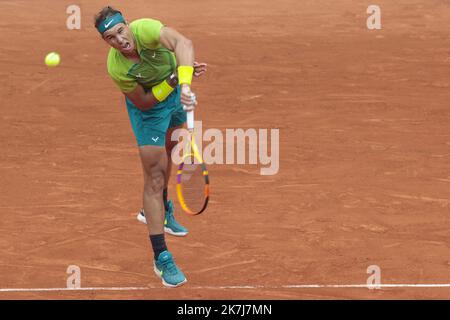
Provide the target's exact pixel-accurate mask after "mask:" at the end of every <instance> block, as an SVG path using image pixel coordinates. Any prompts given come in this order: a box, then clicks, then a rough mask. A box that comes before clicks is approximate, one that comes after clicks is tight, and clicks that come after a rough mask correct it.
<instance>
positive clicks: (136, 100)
mask: <svg viewBox="0 0 450 320" xmlns="http://www.w3.org/2000/svg"><path fill="white" fill-rule="evenodd" d="M123 94H124V95H125V96H126V97H127V98H128V99H130V100H131V102H133V104H134V105H135V106H136V107H137V108H138V109H140V110H142V111H147V110H149V109H151V108H153V106H155V105H157V104H158V103H159V101H158V100H157V99H156V98H155V95H154V94H153V92H151V91H149V92H145V91H144V88H143V87H142V86H140V85H138V86H136V89H134V90H133V91H131V92H128V93H125V92H124V93H123Z"/></svg>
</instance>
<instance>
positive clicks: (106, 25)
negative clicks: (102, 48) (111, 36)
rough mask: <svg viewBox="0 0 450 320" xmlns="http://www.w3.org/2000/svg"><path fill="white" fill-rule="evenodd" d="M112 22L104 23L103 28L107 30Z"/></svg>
mask: <svg viewBox="0 0 450 320" xmlns="http://www.w3.org/2000/svg"><path fill="white" fill-rule="evenodd" d="M113 21H114V20H111V21H110V22H108V23H106V24H105V28H108V27H109V26H110V25H111V23H113Z"/></svg>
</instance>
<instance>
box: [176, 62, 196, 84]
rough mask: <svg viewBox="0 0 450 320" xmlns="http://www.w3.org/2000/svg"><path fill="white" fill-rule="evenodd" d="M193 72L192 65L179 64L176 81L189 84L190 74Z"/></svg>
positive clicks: (190, 80)
mask: <svg viewBox="0 0 450 320" xmlns="http://www.w3.org/2000/svg"><path fill="white" fill-rule="evenodd" d="M193 73H194V67H191V66H179V67H178V82H179V83H180V85H181V84H188V85H191V82H192V74H193Z"/></svg>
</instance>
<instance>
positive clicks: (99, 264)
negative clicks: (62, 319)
mask: <svg viewBox="0 0 450 320" xmlns="http://www.w3.org/2000/svg"><path fill="white" fill-rule="evenodd" d="M78 3H79V4H81V9H82V30H79V31H70V30H67V29H66V27H65V21H66V18H67V14H66V7H65V6H66V4H64V3H62V2H59V1H50V0H42V1H39V2H37V1H36V2H30V1H9V2H8V1H2V2H1V3H0V12H2V19H1V20H0V27H1V29H2V30H3V32H5V33H6V34H8V43H7V44H6V46H4V47H3V49H2V50H1V51H0V96H1V116H0V121H1V123H0V141H1V148H2V152H1V154H0V177H1V178H2V183H1V184H0V212H1V215H2V219H1V221H2V222H1V224H0V231H1V234H2V236H1V237H0V256H1V261H0V288H60V287H65V286H66V278H67V276H68V275H67V274H66V273H65V272H66V269H67V267H68V266H69V265H72V264H74V265H78V266H80V267H81V270H82V286H83V287H143V286H151V287H156V289H149V290H148V291H130V292H100V291H94V292H62V293H54V292H50V293H31V292H25V293H5V292H4V293H1V292H0V299H33V298H39V299H49V298H57V299H64V298H75V299H82V298H83V299H85V298H89V299H90V298H93V299H104V298H119V299H122V298H123V299H129V298H136V299H191V298H194V299H206V298H210V299H231V298H235V299H243V298H252V299H253V298H257V299H305V298H313V299H316V298H324V299H330V298H340V299H347V298H349V299H353V298H363V299H366V298H374V299H378V298H388V299H393V298H395V299H398V298H449V297H450V289H449V288H435V289H420V288H400V289H383V290H368V289H283V288H281V286H283V285H300V284H365V283H366V279H367V277H368V275H367V274H366V269H367V267H368V266H369V265H373V264H375V265H378V266H380V267H381V269H382V282H383V283H411V284H413V283H449V274H450V272H449V271H450V270H449V269H450V258H449V256H450V249H449V240H450V236H449V227H448V226H449V222H450V221H449V215H448V213H449V207H450V198H449V190H450V172H449V167H448V163H449V158H450V129H449V125H448V124H449V123H450V113H449V111H448V101H449V98H450V94H449V86H450V82H449V79H448V71H449V67H450V53H449V52H450V51H449V50H450V49H449V47H450V46H449V45H450V40H449V39H448V34H449V31H450V30H449V25H448V17H449V16H450V8H449V7H448V6H446V5H445V3H444V2H442V1H437V0H427V1H424V0H407V1H406V0H400V1H395V2H392V1H386V0H380V1H378V2H377V4H378V5H379V6H380V7H381V10H382V27H383V29H382V30H374V31H369V30H367V28H366V18H367V17H368V15H367V14H366V8H367V6H366V4H362V3H359V2H357V1H349V0H342V1H331V0H306V1H301V2H300V1H296V0H280V1H276V2H269V1H257V0H246V1H237V0H230V1H213V2H211V1H206V0H200V1H195V2H194V3H189V5H188V4H186V3H184V2H182V1H178V3H174V2H170V3H168V4H167V3H164V4H162V3H156V2H155V3H152V4H151V5H149V4H148V1H143V0H135V1H133V2H128V3H127V4H126V5H121V4H120V3H119V2H117V3H118V4H119V5H118V8H120V9H121V10H122V11H123V12H124V14H125V15H126V17H127V18H128V19H129V20H134V19H137V18H141V17H153V18H157V19H160V20H162V21H163V22H165V23H166V24H167V25H169V26H172V27H174V28H176V29H178V30H180V31H181V32H182V33H184V34H186V35H187V36H188V37H190V38H191V39H192V40H193V41H194V44H195V49H196V56H197V60H198V61H205V62H208V64H209V71H208V74H207V75H206V76H205V77H204V78H202V79H199V80H198V81H197V82H196V83H195V84H194V89H195V91H196V93H197V97H198V99H199V102H200V104H199V110H198V112H197V114H198V117H199V118H201V119H202V120H203V126H204V127H205V128H219V129H222V130H224V129H226V128H244V129H245V128H255V129H258V128H279V129H280V140H281V141H280V171H279V173H278V174H277V175H274V176H261V175H259V167H258V166H251V165H245V166H242V165H214V166H210V168H209V169H210V175H211V181H212V201H211V205H210V207H209V209H208V211H207V212H206V213H205V214H203V215H201V216H197V217H189V216H187V215H184V214H182V213H181V211H180V210H179V207H178V206H177V207H176V208H177V212H178V214H177V216H178V218H179V220H180V221H181V222H182V223H183V224H185V225H186V226H187V227H188V228H189V229H190V234H189V236H188V237H187V238H184V239H179V238H173V237H169V238H168V244H169V246H170V248H171V250H172V251H173V252H174V255H175V257H176V260H177V262H178V263H179V265H180V266H181V267H182V268H183V271H184V272H185V273H186V275H187V277H188V280H189V282H188V283H187V284H186V285H185V286H184V287H182V288H179V289H176V290H168V289H164V288H161V289H159V287H158V286H159V285H160V280H159V279H157V278H156V277H155V275H154V274H153V271H152V260H151V259H152V257H151V250H150V245H149V242H148V239H147V230H146V228H145V226H144V225H142V224H139V223H138V222H137V221H136V219H135V213H136V211H137V210H138V209H139V208H140V205H141V191H142V177H141V167H140V161H139V158H138V153H137V148H136V147H135V141H134V138H133V135H132V132H131V128H130V125H129V122H128V118H127V114H126V109H125V105H124V101H123V96H122V94H121V93H120V92H119V91H118V90H117V89H116V88H115V86H114V84H113V82H112V81H111V80H110V79H109V77H108V75H107V72H106V54H107V50H108V48H107V46H106V44H104V43H102V41H101V40H100V38H99V36H98V35H97V33H96V31H95V29H94V28H93V27H92V16H93V15H94V13H95V12H97V11H98V10H99V9H100V8H101V6H102V4H103V2H102V1H93V0H89V1H87V0H80V1H78ZM19 11H20V12H21V15H20V16H21V18H20V19H18V18H17V16H18V15H17V13H18V12H19ZM36 17H38V22H36ZM51 51H57V52H59V53H60V54H61V57H62V64H61V65H60V66H59V67H58V68H53V69H49V68H47V67H46V66H45V65H44V63H43V59H44V57H45V54H47V53H48V52H51ZM173 182H174V181H172V183H173ZM171 195H172V197H174V192H173V189H172V192H171ZM235 285H237V286H243V285H263V286H266V288H263V289H218V288H210V289H208V288H199V287H205V286H210V287H219V286H235Z"/></svg>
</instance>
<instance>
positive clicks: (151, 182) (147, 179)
mask: <svg viewBox="0 0 450 320" xmlns="http://www.w3.org/2000/svg"><path fill="white" fill-rule="evenodd" d="M139 154H140V157H141V161H142V167H143V169H144V194H143V206H144V210H145V212H146V219H147V227H148V231H149V234H150V242H151V244H152V248H153V252H154V259H155V263H154V269H155V272H156V274H157V275H158V276H160V277H161V278H162V281H163V284H164V285H165V286H169V287H177V286H180V285H182V284H183V283H185V282H186V277H185V276H184V274H183V272H182V271H181V270H180V269H179V268H178V267H177V265H176V264H175V261H174V260H173V257H172V255H171V253H170V252H169V251H168V249H167V245H166V242H165V238H164V204H163V197H162V193H163V190H164V184H165V177H166V168H167V154H166V151H165V148H164V147H160V146H151V145H146V146H141V147H140V148H139Z"/></svg>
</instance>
